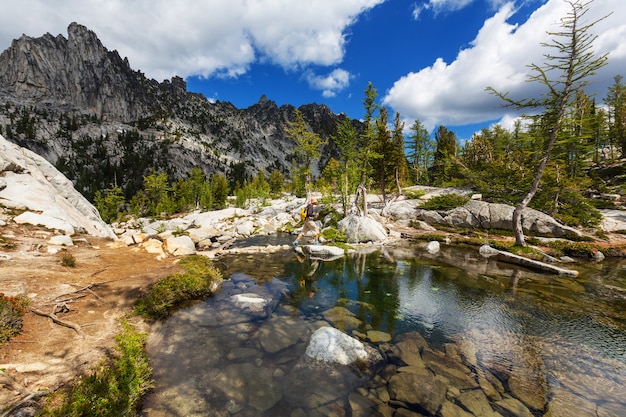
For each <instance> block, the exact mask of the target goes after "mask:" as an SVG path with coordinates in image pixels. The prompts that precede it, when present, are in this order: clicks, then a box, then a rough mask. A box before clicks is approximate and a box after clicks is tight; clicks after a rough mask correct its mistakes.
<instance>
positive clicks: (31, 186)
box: [0, 136, 115, 238]
mask: <svg viewBox="0 0 626 417" xmlns="http://www.w3.org/2000/svg"><path fill="white" fill-rule="evenodd" d="M0 205H2V206H4V207H7V208H12V209H15V210H19V211H23V213H21V214H19V215H18V216H15V217H14V218H13V220H14V221H15V222H18V223H30V224H33V225H43V226H44V227H46V228H48V229H53V230H58V231H61V232H62V233H64V234H66V235H73V234H74V233H86V234H89V235H92V236H99V237H108V238H115V234H114V233H113V230H112V229H111V228H110V227H109V225H107V224H106V223H105V222H104V221H102V219H101V217H100V214H99V213H98V211H97V210H96V208H95V207H94V206H93V205H92V204H91V203H89V201H87V199H85V197H83V196H82V195H81V194H80V193H79V192H77V191H76V190H75V189H74V186H73V184H72V182H71V181H69V180H68V179H67V178H66V177H65V176H64V175H63V174H61V173H60V172H59V171H58V170H57V169H56V168H54V167H53V166H52V165H50V163H48V162H47V161H46V160H44V159H43V158H42V157H40V156H39V155H37V154H35V153H33V152H31V151H29V150H27V149H24V148H20V147H19V146H16V145H14V144H12V143H10V142H8V141H7V140H6V139H4V137H2V136H0Z"/></svg>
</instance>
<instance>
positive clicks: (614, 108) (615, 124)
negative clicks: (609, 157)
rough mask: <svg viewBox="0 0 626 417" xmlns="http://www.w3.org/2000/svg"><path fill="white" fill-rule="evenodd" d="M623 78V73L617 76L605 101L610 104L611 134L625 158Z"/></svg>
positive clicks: (625, 125)
mask: <svg viewBox="0 0 626 417" xmlns="http://www.w3.org/2000/svg"><path fill="white" fill-rule="evenodd" d="M622 80H623V77H622V76H621V75H616V76H615V78H614V81H615V82H614V83H613V85H612V86H611V87H609V92H608V94H607V96H606V98H605V99H604V102H605V104H606V105H607V106H608V116H609V135H610V137H611V138H612V139H613V141H614V142H617V143H616V145H618V146H620V149H621V151H622V158H623V157H624V155H626V85H624V83H623V82H622ZM611 152H612V149H611Z"/></svg>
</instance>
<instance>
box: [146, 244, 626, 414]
mask: <svg viewBox="0 0 626 417" xmlns="http://www.w3.org/2000/svg"><path fill="white" fill-rule="evenodd" d="M220 265H221V266H222V267H223V269H224V275H225V276H226V277H230V278H231V279H230V281H228V282H226V283H225V284H224V289H223V291H222V292H221V293H220V294H218V295H217V296H215V297H214V298H212V299H209V300H207V301H205V302H203V303H199V304H197V305H195V306H193V307H191V308H189V309H186V310H183V311H181V312H179V313H177V314H175V315H174V316H173V317H172V318H171V319H170V320H168V321H167V322H166V323H164V324H163V326H162V328H161V329H159V330H158V331H157V332H155V334H154V335H153V337H151V341H150V345H149V353H150V355H151V358H152V360H153V363H154V365H155V367H156V371H155V377H156V385H157V388H156V389H155V392H154V394H152V395H151V396H150V397H148V398H147V401H146V410H145V411H144V415H146V416H159V415H181V416H182V415H213V414H210V413H216V414H214V415H225V416H228V415H237V416H239V415H241V416H243V415H257V416H274V415H291V414H292V413H296V414H294V415H329V414H332V413H333V412H335V413H337V415H343V414H342V413H338V412H337V410H334V411H333V410H331V409H330V408H332V407H341V404H344V405H345V404H346V403H347V397H348V395H349V393H350V392H351V390H353V389H354V388H355V387H356V386H357V385H358V384H359V383H360V381H359V380H358V378H356V379H355V378H354V377H353V376H349V375H351V374H350V373H347V374H345V375H333V377H332V379H331V380H329V379H325V378H329V375H322V373H320V372H317V373H316V372H313V373H310V372H304V371H303V369H308V368H306V367H303V366H302V356H303V352H304V349H305V348H306V344H307V343H308V338H309V337H310V334H311V333H312V332H313V331H314V330H315V329H317V328H319V327H320V326H322V325H325V324H328V321H329V320H330V321H331V322H333V321H332V319H329V315H328V312H329V311H332V310H333V309H335V308H338V307H341V308H345V309H346V310H348V311H349V312H350V313H351V314H352V315H353V316H351V321H350V322H349V323H342V324H340V325H339V324H337V323H334V325H335V326H336V327H340V328H342V330H345V331H347V332H351V331H356V332H359V333H365V332H367V331H368V330H381V331H384V332H387V333H389V334H391V335H392V336H394V337H397V336H399V335H401V334H403V333H405V332H408V331H418V332H419V333H421V334H422V335H423V336H424V337H425V339H426V340H427V341H428V343H429V344H430V346H431V347H432V348H434V349H440V350H441V351H444V350H446V349H447V348H449V346H450V345H455V346H456V349H457V350H458V351H460V352H462V353H463V355H466V357H467V358H470V359H471V358H473V359H471V361H473V365H475V366H477V367H479V369H480V370H481V372H483V371H484V372H486V373H489V374H493V375H494V376H495V377H497V378H498V379H499V381H500V382H499V383H501V384H502V386H503V387H504V388H503V389H507V390H510V392H509V393H508V394H507V395H511V392H513V393H514V394H515V396H516V397H518V398H522V401H523V402H525V403H526V404H527V405H528V406H529V407H530V408H532V409H534V412H535V413H536V414H539V415H542V414H543V412H544V411H547V410H548V408H549V406H546V405H545V404H548V403H550V404H552V407H553V408H552V410H554V409H557V407H559V402H562V403H563V404H561V405H560V406H561V408H563V407H565V408H566V406H567V402H568V401H570V400H571V398H572V396H573V397H575V398H576V399H577V402H578V403H580V404H582V405H580V406H579V407H578V409H579V410H585V409H589V413H586V411H580V415H596V414H602V413H604V415H626V400H624V398H626V388H624V387H625V386H626V352H625V349H626V321H625V320H624V318H625V317H624V316H625V314H626V313H625V312H626V301H625V300H626V290H625V288H626V273H624V268H622V267H621V266H619V265H615V264H613V265H611V264H609V263H608V262H607V263H605V264H604V265H602V266H597V265H592V266H591V267H590V268H583V269H582V270H581V274H580V276H579V277H577V278H570V277H568V278H562V277H555V276H546V275H539V274H534V273H531V272H528V271H524V270H520V269H513V268H511V267H510V266H508V265H501V264H498V263H495V262H493V261H489V260H484V259H481V258H479V257H478V256H477V255H476V254H475V253H474V251H472V250H468V251H463V250H459V249H444V251H443V252H442V254H441V255H439V257H437V258H434V257H430V258H428V257H425V255H424V254H423V251H421V250H420V248H418V247H408V246H407V247H402V248H386V249H384V250H382V251H379V250H373V251H370V252H360V253H357V254H355V255H353V256H347V257H344V258H342V259H339V260H336V261H332V262H321V261H316V260H312V259H308V258H305V257H298V256H296V255H295V254H294V253H293V252H291V251H286V252H284V253H278V254H274V255H271V256H270V255H262V254H261V255H258V256H257V255H255V256H239V257H232V258H225V259H222V260H221V261H220ZM459 265H462V267H459ZM249 293H254V294H262V295H263V296H264V297H266V298H268V299H271V300H273V302H272V303H271V304H269V305H265V306H263V308H261V309H260V310H257V311H250V310H245V309H243V310H242V309H241V308H239V307H238V306H237V305H236V304H233V298H232V297H233V296H234V295H237V294H243V295H247V294H249ZM470 359H468V360H470ZM290 375H300V377H301V378H302V380H301V379H299V377H291V376H290ZM250 379H256V380H258V381H261V382H262V384H263V386H264V387H265V388H263V387H259V386H256V385H250V384H251V382H250ZM216 381H217V385H216ZM237 381H238V382H237ZM237 384H239V385H237ZM328 384H337V385H338V387H339V386H341V388H337V389H336V390H335V391H336V392H333V393H332V395H333V396H344V397H343V398H344V400H339V399H337V398H335V397H333V399H332V400H328V398H326V397H324V396H329V395H331V394H330V393H328V392H322V393H320V392H316V393H315V395H309V394H307V393H306V392H305V391H306V390H312V389H313V387H322V386H327V385H328ZM226 387H229V388H228V389H227V388H226ZM268 387H269V388H268ZM251 390H252V391H254V392H257V394H258V396H260V397H262V398H263V399H264V400H261V399H259V398H256V399H252V398H250V396H249V394H245V393H244V392H243V391H251ZM331 391H332V390H331ZM237 393H239V394H237ZM181 396H182V397H183V398H181ZM320 396H322V397H324V401H326V402H320V401H315V400H311V398H318V397H320ZM305 403H306V404H305ZM324 404H325V405H324ZM323 407H327V408H323ZM328 407H330V408H328ZM312 410H315V411H312ZM321 410H325V411H321ZM616 410H617V411H616ZM217 413H222V414H217ZM298 413H300V414H298ZM302 413H304V414H302ZM315 413H317V414H315Z"/></svg>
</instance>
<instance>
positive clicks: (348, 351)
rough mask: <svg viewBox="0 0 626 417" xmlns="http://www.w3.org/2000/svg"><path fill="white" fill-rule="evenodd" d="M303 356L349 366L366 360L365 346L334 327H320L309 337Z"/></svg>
mask: <svg viewBox="0 0 626 417" xmlns="http://www.w3.org/2000/svg"><path fill="white" fill-rule="evenodd" d="M305 354H306V355H307V356H309V357H311V358H313V359H317V360H320V361H323V362H329V363H338V364H341V365H349V364H351V363H353V362H355V361H357V360H360V359H366V358H367V357H368V353H367V351H366V349H365V345H363V343H361V342H360V341H358V340H357V339H355V338H353V337H350V336H348V335H347V334H345V333H343V332H342V331H340V330H337V329H335V328H334V327H328V326H326V327H320V328H319V329H317V330H316V331H315V333H313V335H312V336H311V341H310V342H309V345H308V346H307V348H306V352H305Z"/></svg>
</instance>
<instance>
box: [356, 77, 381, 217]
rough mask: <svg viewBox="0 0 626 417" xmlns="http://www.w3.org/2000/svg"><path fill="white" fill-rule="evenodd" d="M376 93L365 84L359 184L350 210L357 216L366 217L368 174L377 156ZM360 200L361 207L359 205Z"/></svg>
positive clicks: (359, 142)
mask: <svg viewBox="0 0 626 417" xmlns="http://www.w3.org/2000/svg"><path fill="white" fill-rule="evenodd" d="M377 97H378V93H377V92H376V88H374V86H373V85H372V82H371V81H370V82H368V83H367V88H366V89H365V97H364V98H363V106H364V107H365V116H364V117H363V125H364V128H363V132H361V134H360V135H359V137H358V144H357V148H358V150H359V153H358V167H359V170H360V177H361V180H360V181H361V182H360V183H359V185H358V187H357V190H356V195H355V198H354V203H353V207H352V210H353V211H354V212H356V214H357V215H359V216H367V186H368V181H369V174H370V171H371V168H372V167H371V164H372V160H373V159H375V158H376V156H377V154H376V152H375V151H374V141H375V139H376V117H375V114H376V111H377V110H378V109H379V106H378V104H377V103H376V98H377ZM359 200H361V205H359Z"/></svg>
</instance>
